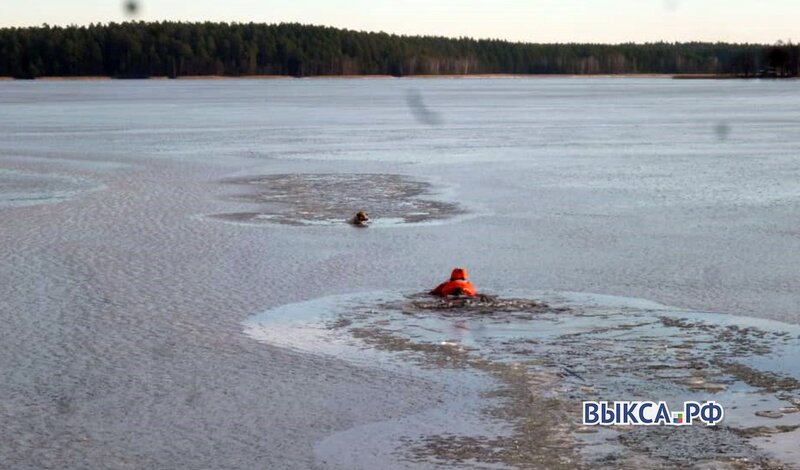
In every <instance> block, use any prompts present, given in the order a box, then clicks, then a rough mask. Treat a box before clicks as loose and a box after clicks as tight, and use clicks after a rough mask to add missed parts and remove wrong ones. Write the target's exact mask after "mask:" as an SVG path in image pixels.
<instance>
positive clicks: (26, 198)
mask: <svg viewBox="0 0 800 470" xmlns="http://www.w3.org/2000/svg"><path fill="white" fill-rule="evenodd" d="M95 189H98V186H96V185H94V184H92V183H89V182H87V181H84V180H81V179H78V178H74V177H70V176H62V175H49V174H39V173H29V172H24V171H17V170H6V169H0V209H2V208H4V207H24V206H32V205H37V204H48V203H55V202H62V201H66V200H69V199H72V198H74V197H75V196H77V195H79V194H81V193H83V192H86V191H91V190H95Z"/></svg>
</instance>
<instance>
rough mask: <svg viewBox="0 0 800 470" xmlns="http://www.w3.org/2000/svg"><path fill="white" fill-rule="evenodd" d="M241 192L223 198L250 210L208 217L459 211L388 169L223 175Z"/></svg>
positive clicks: (432, 215)
mask: <svg viewBox="0 0 800 470" xmlns="http://www.w3.org/2000/svg"><path fill="white" fill-rule="evenodd" d="M225 183H227V184H231V185H236V186H237V187H239V188H242V189H243V190H244V192H243V193H241V194H237V195H235V196H231V197H229V198H228V199H229V200H231V201H234V202H240V203H245V204H247V205H248V206H252V207H253V209H252V210H248V211H241V212H229V213H223V214H215V215H214V216H213V217H215V218H219V219H223V220H228V221H233V222H245V223H256V224H258V223H277V224H283V225H294V226H304V225H343V224H344V223H345V222H346V221H347V220H348V219H350V218H352V217H353V215H354V214H355V213H356V212H358V211H361V210H363V211H366V212H368V213H369V215H370V218H371V220H372V225H376V226H382V225H398V224H411V223H422V222H433V221H443V220H446V219H450V218H453V217H455V216H457V215H461V214H464V212H465V211H464V210H463V209H462V208H461V207H460V206H459V205H458V204H455V203H451V202H445V201H440V200H435V199H433V196H434V191H433V187H432V185H431V184H430V183H427V182H424V181H418V180H414V179H412V178H410V177H407V176H403V175H389V174H329V173H319V174H308V173H305V174H278V175H265V176H256V177H248V178H237V179H230V180H226V181H225Z"/></svg>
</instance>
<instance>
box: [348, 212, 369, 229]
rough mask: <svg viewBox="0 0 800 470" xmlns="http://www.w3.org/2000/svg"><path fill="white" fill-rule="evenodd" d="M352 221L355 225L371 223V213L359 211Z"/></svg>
mask: <svg viewBox="0 0 800 470" xmlns="http://www.w3.org/2000/svg"><path fill="white" fill-rule="evenodd" d="M351 222H352V223H353V225H360V226H366V225H367V224H368V223H369V214H367V213H366V212H364V211H358V212H356V215H355V217H353V219H352V220H351Z"/></svg>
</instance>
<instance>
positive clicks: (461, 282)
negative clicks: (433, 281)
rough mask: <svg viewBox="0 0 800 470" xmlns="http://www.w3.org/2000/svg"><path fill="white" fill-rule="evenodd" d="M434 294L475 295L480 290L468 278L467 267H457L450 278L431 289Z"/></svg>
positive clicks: (443, 295) (445, 295) (444, 295)
mask: <svg viewBox="0 0 800 470" xmlns="http://www.w3.org/2000/svg"><path fill="white" fill-rule="evenodd" d="M431 294H432V295H440V296H442V297H447V296H448V295H467V296H469V297H475V296H476V295H478V291H477V290H476V289H475V286H474V285H472V283H471V282H469V281H468V280H467V270H466V268H455V269H454V270H453V272H452V273H451V274H450V280H449V281H447V282H443V283H441V284H439V285H438V286H436V289H433V290H432V291H431Z"/></svg>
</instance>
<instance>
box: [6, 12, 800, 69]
mask: <svg viewBox="0 0 800 470" xmlns="http://www.w3.org/2000/svg"><path fill="white" fill-rule="evenodd" d="M798 72H800V46H797V45H792V44H783V43H778V44H776V45H761V44H726V43H702V42H690V43H663V42H661V43H650V44H619V45H604V44H527V43H516V42H508V41H500V40H493V39H468V38H458V39H452V38H445V37H430V36H425V37H420V36H398V35H393V34H386V33H368V32H359V31H350V30H344V29H337V28H329V27H322V26H309V25H301V24H253V23H248V24H239V23H235V24H227V23H175V22H161V23H145V22H130V23H121V24H119V23H110V24H97V25H90V26H69V27H53V26H47V25H44V26H41V27H29V28H2V29H0V76H11V77H17V78H36V77H44V76H111V77H119V78H144V77H151V76H167V77H178V76H185V75H228V76H246V75H290V76H295V77H304V76H314V75H367V74H376V75H394V76H405V75H421V74H432V75H437V74H465V75H466V74H494V73H497V74H642V73H655V74H723V75H737V76H748V77H750V76H775V77H785V76H797V75H798Z"/></svg>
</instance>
